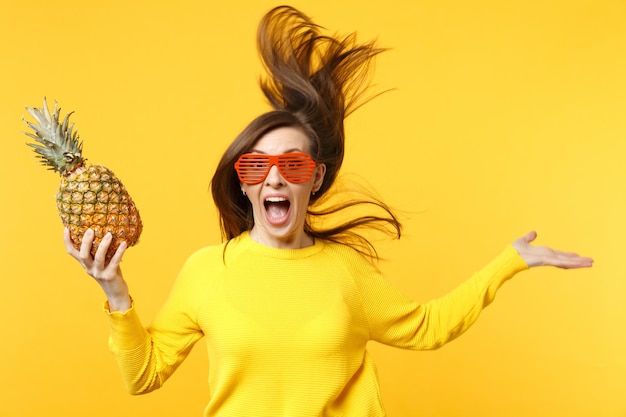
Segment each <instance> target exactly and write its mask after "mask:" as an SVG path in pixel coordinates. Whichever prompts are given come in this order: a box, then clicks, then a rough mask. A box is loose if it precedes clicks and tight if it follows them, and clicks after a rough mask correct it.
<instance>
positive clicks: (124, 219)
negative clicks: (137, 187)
mask: <svg viewBox="0 0 626 417" xmlns="http://www.w3.org/2000/svg"><path fill="white" fill-rule="evenodd" d="M56 200H57V209H58V210H59V216H60V217H61V220H62V221H63V225H64V226H65V227H67V228H68V229H69V231H70V236H71V239H72V242H73V244H74V247H76V248H77V249H80V245H81V241H82V238H83V235H84V234H85V232H86V231H87V229H92V230H93V231H94V235H95V236H94V242H93V245H92V248H91V254H92V256H95V253H96V250H97V249H98V245H99V244H100V241H101V240H102V238H103V237H104V236H105V235H106V233H107V232H111V234H112V236H113V240H112V242H111V245H110V246H109V250H108V251H107V255H106V261H107V262H108V261H109V260H110V259H111V257H112V256H113V255H114V254H115V251H116V250H117V248H118V247H119V245H120V244H121V243H122V242H123V241H126V243H127V244H128V246H132V245H134V244H136V243H137V242H138V240H139V236H140V235H141V231H142V228H143V226H142V223H141V217H140V216H139V211H138V210H137V207H136V206H135V204H134V203H133V200H132V198H131V197H130V195H129V194H128V192H127V191H126V188H124V185H123V184H122V183H121V182H120V180H119V179H118V178H117V177H116V176H115V175H114V174H113V172H111V171H110V170H109V169H108V168H106V167H104V166H102V165H92V166H89V167H88V168H86V169H81V170H78V172H76V173H72V174H70V175H68V176H65V177H63V178H62V180H61V184H60V185H59V190H58V192H57V195H56Z"/></svg>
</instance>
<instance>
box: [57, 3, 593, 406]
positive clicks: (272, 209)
mask: <svg viewBox="0 0 626 417" xmlns="http://www.w3.org/2000/svg"><path fill="white" fill-rule="evenodd" d="M258 36H259V38H258V39H259V49H260V52H261V57H262V59H263V62H264V64H265V67H266V69H267V72H268V78H267V79H265V80H264V81H262V83H261V87H262V89H263V92H264V93H265V95H266V97H267V98H268V100H269V102H270V103H271V105H272V107H273V110H271V111H269V112H268V113H265V114H263V115H261V116H259V117H258V118H257V119H255V120H253V121H252V122H251V123H250V124H249V125H248V127H246V128H245V129H244V130H243V131H242V132H241V134H240V135H239V136H238V137H237V138H236V139H235V140H234V141H233V143H232V144H231V145H230V147H229V148H228V149H227V150H226V152H225V153H224V156H223V157H222V159H221V161H220V163H219V166H218V167H217V170H216V172H215V175H214V178H213V181H212V192H213V197H214V200H215V203H216V205H217V207H218V209H219V212H220V216H221V227H222V231H223V234H224V237H225V242H224V243H223V244H221V245H216V246H211V247H207V248H203V249H200V250H199V251H197V252H196V253H194V254H193V255H192V256H191V257H190V258H189V259H188V261H187V262H186V263H185V265H184V266H183V268H182V270H181V272H180V274H179V277H178V279H177V280H176V283H175V285H174V287H173V288H172V291H171V294H170V296H169V298H168V300H167V302H166V303H165V305H164V306H163V308H162V309H161V311H160V312H159V314H158V315H157V317H156V318H155V320H154V322H153V324H152V325H150V326H149V327H147V328H144V326H143V325H142V324H141V322H140V320H139V318H138V315H137V312H136V310H135V307H134V305H133V301H132V299H131V297H130V295H129V291H128V287H127V285H126V282H125V281H124V278H123V276H122V272H121V269H120V262H121V260H122V256H123V255H124V251H125V249H126V245H125V244H122V245H121V246H120V247H119V249H118V251H117V252H116V254H115V256H114V257H113V258H112V260H111V261H110V262H109V263H108V264H105V262H104V255H105V253H106V251H107V249H108V246H109V243H110V236H107V237H106V238H105V239H104V240H103V241H102V243H101V245H100V247H99V248H98V251H97V253H96V255H95V257H93V258H92V257H91V256H90V248H91V245H92V242H93V233H90V232H88V233H86V234H85V237H84V239H83V242H82V246H81V249H80V250H76V249H74V248H73V246H72V244H71V242H70V239H69V235H68V233H67V231H66V233H65V242H66V247H67V251H68V252H69V253H70V255H72V256H73V257H74V258H76V259H77V260H78V261H79V262H80V263H81V265H82V266H83V268H85V270H86V271H87V273H88V274H89V275H91V276H92V277H93V278H94V279H95V280H96V281H97V282H98V283H99V284H100V286H101V287H102V289H103V290H104V292H105V295H106V297H107V303H106V308H107V310H108V316H109V319H110V323H111V338H110V347H111V350H112V351H113V353H114V354H115V355H116V357H117V359H118V362H119V365H120V367H121V369H122V373H123V375H124V378H125V381H126V384H127V386H128V388H129V390H130V391H131V392H132V393H144V392H149V391H151V390H154V389H156V388H159V387H160V386H161V385H162V384H163V383H164V382H165V381H166V380H167V378H168V377H169V376H170V375H171V374H172V373H173V372H174V370H175V369H176V368H177V367H178V365H180V363H181V362H182V361H183V360H184V359H185V357H186V356H187V355H188V353H189V352H190V350H191V349H192V347H193V346H194V344H195V343H196V342H197V341H198V340H199V339H200V338H202V337H204V338H205V340H206V344H207V349H208V355H209V363H210V366H209V388H210V393H211V396H210V400H209V404H208V405H207V407H206V410H205V415H206V416H243V415H251V416H252V415H253V416H255V417H264V416H267V417H279V416H290V417H296V416H339V415H340V416H348V417H349V416H355V417H356V416H358V417H365V416H368V417H374V416H383V415H385V412H384V408H383V405H382V403H381V400H380V396H379V386H378V381H377V378H376V373H375V370H374V365H373V363H372V359H371V357H370V355H369V354H368V352H367V350H366V344H367V343H368V341H370V340H374V341H377V342H380V343H384V344H388V345H391V346H396V347H400V348H404V349H414V350H423V349H435V348H438V347H440V346H442V345H443V344H445V343H447V342H449V341H450V340H452V339H454V338H455V337H457V336H459V335H460V334H462V333H463V332H464V331H465V330H467V329H468V328H469V327H470V326H471V325H472V323H474V321H475V320H476V319H477V317H478V315H479V314H480V312H481V310H482V309H483V308H484V307H485V306H487V305H488V304H489V303H490V302H491V301H492V300H493V299H494V297H495V293H496V291H497V290H498V288H499V287H500V286H501V285H502V284H503V283H504V282H505V281H506V280H508V279H509V278H511V277H512V276H513V275H515V274H516V273H517V272H519V271H521V270H524V269H526V268H528V267H534V266H539V265H550V266H555V267H560V268H579V267H588V266H591V264H592V260H591V259H589V258H584V257H580V256H578V255H576V254H573V253H565V252H561V251H557V250H553V249H550V248H546V247H538V246H532V245H531V242H532V241H533V240H534V239H535V237H536V235H535V233H534V232H531V233H528V234H527V235H526V236H524V237H521V238H519V239H517V240H515V241H514V242H513V244H512V245H510V246H508V247H507V248H506V249H505V250H504V252H503V253H502V254H500V255H499V256H498V257H496V258H495V260H493V261H492V262H491V263H490V264H488V265H487V266H486V267H485V268H484V269H482V270H481V271H480V272H478V273H476V274H475V275H473V276H472V277H470V278H469V279H468V280H467V281H466V282H465V283H463V284H462V285H460V286H459V287H458V288H456V289H455V290H454V291H452V292H451V293H449V294H447V295H445V296H443V297H442V298H440V299H438V300H434V301H432V302H430V303H427V304H419V303H416V302H414V301H411V300H409V299H408V298H406V297H405V296H404V295H402V294H401V293H400V292H399V291H398V290H397V289H395V288H394V287H393V286H391V285H390V284H389V283H388V282H387V281H386V280H385V279H384V278H383V277H382V276H381V273H380V272H379V270H378V269H377V268H376V267H375V261H376V252H375V250H374V248H373V246H372V245H370V244H369V242H368V240H367V238H366V236H365V235H363V234H361V232H359V231H360V230H363V228H365V230H368V229H378V230H387V231H390V232H391V233H392V234H393V235H397V236H398V237H399V235H400V227H401V226H400V223H399V222H398V221H397V219H396V217H395V216H394V215H393V212H392V211H391V210H390V209H389V208H388V207H387V206H386V205H385V204H384V203H383V202H381V201H379V200H376V199H375V198H372V197H368V196H367V195H365V196H363V197H362V198H361V199H356V200H355V199H352V198H350V199H348V200H346V201H343V202H341V203H338V204H332V205H329V204H320V203H321V202H320V201H319V199H320V198H321V197H323V196H325V195H327V194H328V193H329V192H330V193H332V191H333V188H332V185H333V182H334V180H335V178H336V176H337V173H338V171H339V169H340V167H341V163H342V160H343V152H344V129H343V121H344V118H345V117H346V115H347V114H349V113H350V112H351V111H353V110H354V109H355V108H356V107H358V105H359V104H362V102H363V101H366V100H364V99H363V97H364V95H363V94H364V93H365V92H366V90H367V83H366V82H365V80H366V78H367V75H368V74H367V69H368V65H369V64H370V63H371V61H372V59H373V58H374V57H375V56H376V55H377V54H378V53H380V52H381V49H379V48H376V47H375V46H374V44H371V43H370V44H357V43H356V41H355V37H354V36H353V35H350V36H347V37H345V38H340V39H339V38H334V37H328V36H324V35H322V34H321V33H320V28H319V27H318V26H316V25H315V24H314V23H313V22H311V21H310V19H308V18H307V17H306V16H305V15H303V14H302V13H300V12H299V11H297V10H295V9H293V8H290V7H278V8H275V9H273V10H271V11H270V12H269V13H268V14H267V15H266V16H265V17H264V18H263V19H262V21H261V25H260V27H259V34H258ZM352 206H359V207H371V208H374V209H376V210H375V211H374V212H372V214H371V215H367V216H361V215H360V216H359V217H355V218H346V216H345V215H344V214H343V213H344V211H343V210H344V209H346V208H349V207H352ZM329 216H330V217H331V218H332V219H335V221H334V222H333V225H332V227H322V226H321V225H323V224H327V223H322V222H317V221H316V219H319V218H326V217H329Z"/></svg>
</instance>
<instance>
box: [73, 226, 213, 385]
mask: <svg viewBox="0 0 626 417" xmlns="http://www.w3.org/2000/svg"><path fill="white" fill-rule="evenodd" d="M64 240H65V245H66V249H67V252H68V253H69V254H70V255H71V256H72V257H74V258H75V259H76V260H77V261H78V262H79V263H80V264H81V266H82V267H83V268H84V269H85V271H86V272H87V273H88V274H89V275H90V276H91V277H93V278H94V279H95V281H96V282H97V283H98V284H99V285H100V287H101V288H102V289H103V291H104V293H105V295H106V297H107V303H106V305H105V306H106V309H105V310H106V313H107V314H108V317H109V324H110V329H111V335H110V338H109V348H110V350H111V351H112V352H113V354H114V355H115V357H116V359H117V362H118V364H119V367H120V369H121V371H122V376H123V378H124V382H125V384H126V387H127V389H128V391H129V392H130V393H131V394H142V393H147V392H150V391H153V390H155V389H157V388H159V387H161V386H162V384H163V383H164V382H165V381H166V380H167V379H168V378H169V377H170V376H171V375H172V374H173V372H174V371H175V370H176V368H177V367H178V366H179V365H180V364H181V363H182V361H183V360H184V359H185V358H186V357H187V355H188V354H189V352H190V351H191V348H192V347H193V345H194V344H195V342H196V341H197V340H198V339H199V338H200V337H201V336H202V332H201V331H200V330H199V329H198V328H197V325H196V323H195V321H194V318H193V316H192V315H189V314H188V312H189V311H188V310H185V307H186V306H185V300H184V299H183V301H180V298H181V297H185V296H186V292H187V291H181V290H180V289H179V290H177V288H181V287H182V286H181V285H178V286H175V288H174V290H173V292H172V294H171V295H170V301H168V303H167V304H166V306H168V305H169V306H171V307H169V308H167V307H166V308H163V309H162V312H161V313H160V314H159V317H157V319H156V320H155V322H158V323H159V325H158V326H151V327H149V328H147V329H146V328H144V327H143V325H142V324H141V321H140V320H139V317H138V315H137V313H136V311H135V308H134V305H133V302H132V299H131V297H130V295H129V291H128V285H127V284H126V281H125V280H124V278H123V276H122V271H121V268H120V262H121V260H122V256H123V255H124V252H125V250H126V247H127V246H126V243H125V242H123V243H122V244H121V245H120V246H119V248H118V250H117V251H116V253H115V255H114V256H113V257H112V258H111V261H110V262H109V263H108V264H105V254H106V252H107V250H108V247H109V245H110V243H111V240H112V239H111V236H110V234H107V236H105V237H104V238H103V239H102V241H101V243H100V246H99V247H98V250H97V251H96V254H95V256H94V257H93V258H92V257H91V254H90V248H91V245H92V242H93V232H92V231H91V230H88V231H87V232H86V233H85V236H84V237H83V241H82V243H81V248H80V250H76V249H75V248H74V247H73V245H72V242H71V240H70V237H69V232H68V231H67V230H65V233H64ZM176 299H179V301H178V302H175V303H172V302H171V300H176ZM172 304H173V306H172Z"/></svg>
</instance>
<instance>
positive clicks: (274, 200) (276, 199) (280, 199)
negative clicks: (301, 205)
mask: <svg viewBox="0 0 626 417" xmlns="http://www.w3.org/2000/svg"><path fill="white" fill-rule="evenodd" d="M265 201H267V202H269V203H281V202H283V201H287V199H286V198H284V197H267V198H266V199H265Z"/></svg>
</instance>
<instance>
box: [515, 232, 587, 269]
mask: <svg viewBox="0 0 626 417" xmlns="http://www.w3.org/2000/svg"><path fill="white" fill-rule="evenodd" d="M536 238H537V233H536V232H534V231H533V232H529V233H527V234H526V235H525V236H522V237H520V238H519V239H517V240H515V242H513V247H514V248H515V250H517V252H518V253H519V255H520V256H521V257H522V259H524V261H525V262H526V264H527V265H528V266H529V267H534V266H555V267H557V268H565V269H572V268H588V267H590V266H592V265H593V259H592V258H588V257H584V256H580V255H578V254H577V253H574V252H563V251H560V250H556V249H552V248H549V247H547V246H533V245H531V242H533V241H534V240H535V239H536Z"/></svg>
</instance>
